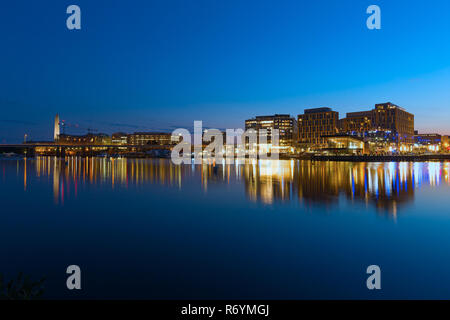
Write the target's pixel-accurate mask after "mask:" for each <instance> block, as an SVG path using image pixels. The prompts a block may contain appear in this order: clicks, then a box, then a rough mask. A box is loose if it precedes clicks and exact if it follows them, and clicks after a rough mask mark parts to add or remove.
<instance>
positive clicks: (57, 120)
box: [53, 114, 60, 141]
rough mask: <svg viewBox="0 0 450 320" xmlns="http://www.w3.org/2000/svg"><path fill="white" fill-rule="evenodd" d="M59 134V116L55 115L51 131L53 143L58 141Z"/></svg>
mask: <svg viewBox="0 0 450 320" xmlns="http://www.w3.org/2000/svg"><path fill="white" fill-rule="evenodd" d="M59 134H60V132H59V115H58V114H57V115H56V116H55V127H54V129H53V140H54V141H58V139H59Z"/></svg>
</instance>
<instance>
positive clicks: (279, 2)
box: [0, 0, 450, 143]
mask: <svg viewBox="0 0 450 320" xmlns="http://www.w3.org/2000/svg"><path fill="white" fill-rule="evenodd" d="M71 4H76V5H78V6H80V8H81V15H82V22H81V23H82V29H81V30H79V31H74V30H68V29H67V28H66V19H67V17H68V14H66V8H67V6H69V5H71ZM371 4H377V5H379V6H380V8H381V15H382V29H381V30H368V29H367V27H366V19H367V17H368V16H369V15H368V14H366V8H367V7H368V6H369V5H371ZM449 13H450V1H448V0H433V1H423V0H417V1H414V0H409V1H406V0H405V1H401V0H389V1H381V0H370V1H365V0H354V1H351V0H342V1H336V0H316V1H300V0H290V1H283V0H273V1H265V0H257V1H256V0H255V1H253V0H202V1H199V0H179V1H173V0H164V1H156V0H155V1H150V0H146V1H132V0H128V1H124V0H121V1H119V0H117V1H112V0H107V1H100V0H95V1H94V0H71V1H64V0H54V1H49V0H40V1H29V0H28V1H23V0H15V1H2V2H1V3H0V40H1V46H0V108H1V113H0V143H5V142H8V143H9V142H20V141H22V139H23V135H24V134H25V133H27V134H28V135H29V137H30V139H33V140H50V139H51V138H52V130H53V118H54V116H55V114H56V113H59V114H60V116H61V119H64V120H65V121H66V122H67V124H68V125H67V129H66V133H73V134H82V133H85V132H86V131H87V128H92V129H96V130H98V131H99V132H105V133H109V134H110V133H112V132H116V131H125V132H134V131H145V130H148V131H150V130H156V131H171V130H173V129H175V128H178V127H186V128H190V127H192V125H193V121H194V120H203V122H204V126H205V127H214V128H219V129H223V128H239V127H243V125H244V120H245V119H247V118H250V117H253V116H255V115H264V114H274V113H289V114H291V115H293V116H296V115H297V114H299V113H303V110H304V109H305V108H313V107H331V108H333V109H335V110H336V111H339V112H340V117H344V116H345V113H346V112H351V111H362V110H369V109H372V108H373V107H374V105H375V103H382V102H387V101H391V102H393V103H395V104H398V105H400V106H403V107H404V108H406V110H407V111H410V112H412V113H414V114H415V116H416V129H419V130H420V131H422V132H439V133H442V134H450V90H449V89H450V41H449V35H450V18H449Z"/></svg>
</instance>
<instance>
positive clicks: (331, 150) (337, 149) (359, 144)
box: [322, 134, 365, 155]
mask: <svg viewBox="0 0 450 320" xmlns="http://www.w3.org/2000/svg"><path fill="white" fill-rule="evenodd" d="M323 137H324V138H325V139H326V140H327V148H324V149H322V152H324V153H326V154H351V155H362V154H364V153H365V143H364V139H363V138H361V137H357V136H352V135H347V134H334V135H329V136H323Z"/></svg>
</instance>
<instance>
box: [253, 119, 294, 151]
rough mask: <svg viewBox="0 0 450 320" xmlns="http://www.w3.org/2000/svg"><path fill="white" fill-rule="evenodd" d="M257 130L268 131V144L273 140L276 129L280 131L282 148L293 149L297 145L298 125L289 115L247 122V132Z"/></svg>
mask: <svg viewBox="0 0 450 320" xmlns="http://www.w3.org/2000/svg"><path fill="white" fill-rule="evenodd" d="M248 129H255V130H256V131H258V132H259V130H261V129H266V130H267V142H270V141H271V140H272V132H273V130H274V129H278V130H279V137H280V146H283V147H291V146H293V145H294V144H295V135H296V130H297V123H296V121H295V118H293V117H291V116H290V115H289V114H275V115H272V116H257V117H255V118H252V119H248V120H245V130H248Z"/></svg>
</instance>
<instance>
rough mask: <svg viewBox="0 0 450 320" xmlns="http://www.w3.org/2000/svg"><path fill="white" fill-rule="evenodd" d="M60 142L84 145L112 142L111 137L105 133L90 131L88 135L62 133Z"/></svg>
mask: <svg viewBox="0 0 450 320" xmlns="http://www.w3.org/2000/svg"><path fill="white" fill-rule="evenodd" d="M59 143H60V144H68V145H84V144H87V145H89V144H103V145H104V144H110V143H111V138H110V137H109V136H108V135H107V134H104V133H96V134H94V133H88V134H86V135H70V134H60V135H59Z"/></svg>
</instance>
